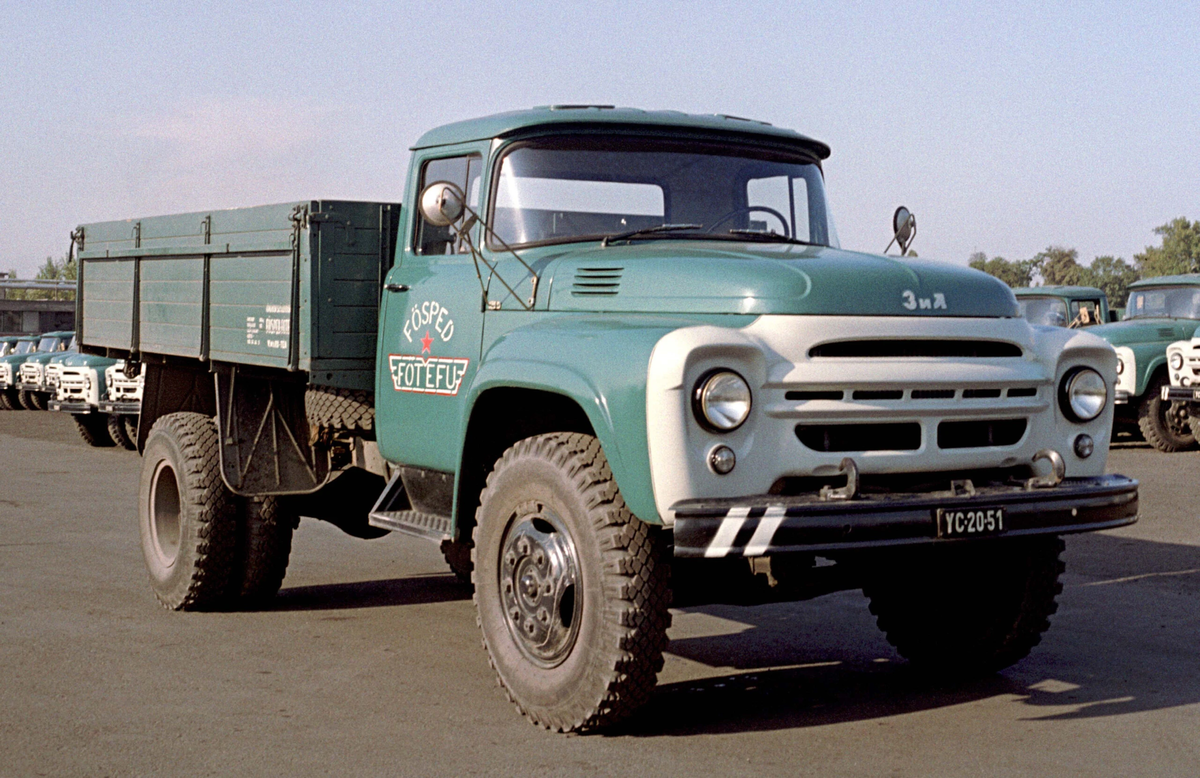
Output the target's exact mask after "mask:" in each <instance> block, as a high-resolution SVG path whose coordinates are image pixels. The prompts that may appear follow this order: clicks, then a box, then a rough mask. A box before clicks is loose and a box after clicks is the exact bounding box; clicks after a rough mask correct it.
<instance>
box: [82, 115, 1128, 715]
mask: <svg viewBox="0 0 1200 778" xmlns="http://www.w3.org/2000/svg"><path fill="white" fill-rule="evenodd" d="M412 151H413V154H412V162H411V167H410V169H409V173H408V180H407V183H406V185H405V190H404V194H403V202H404V203H406V205H405V206H404V207H403V208H400V207H398V206H397V205H396V204H389V203H350V202H344V201H324V200H316V199H313V200H306V201H299V202H295V203H288V204H282V205H277V206H261V207H258V208H248V209H239V210H237V211H214V212H209V213H194V214H183V215H178V216H170V217H155V218H152V219H140V220H130V221H121V222H107V223H102V224H96V225H84V226H82V227H80V228H79V229H78V230H77V231H76V235H75V237H76V241H77V247H78V249H79V254H78V255H79V257H80V262H81V278H82V279H83V282H82V284H81V288H80V310H81V311H82V316H81V319H80V327H81V329H82V332H83V342H84V347H85V350H88V351H90V352H91V353H98V354H102V355H104V356H107V357H110V358H116V359H134V360H136V361H138V362H139V363H140V364H141V365H142V368H143V369H144V371H145V389H144V394H143V399H142V404H141V421H140V424H139V427H138V441H137V444H138V448H139V450H140V451H141V452H142V453H143V466H142V479H141V484H140V486H139V494H140V502H139V505H140V508H139V526H140V528H141V536H142V547H143V556H144V559H145V562H146V566H147V569H148V571H149V573H150V581H151V586H152V588H153V590H154V592H155V595H156V596H157V597H158V599H159V600H160V601H161V602H162V603H163V604H165V605H167V606H168V607H170V608H173V609H181V610H202V609H206V608H225V607H230V606H231V605H237V604H242V603H247V602H258V601H261V599H262V598H263V597H269V596H271V595H273V594H274V592H275V590H277V589H278V588H279V585H280V583H281V581H282V579H283V570H284V569H285V568H286V565H287V559H288V553H289V551H290V544H291V532H292V529H293V528H294V527H295V524H296V522H297V521H298V517H299V516H300V515H304V516H310V517H315V518H321V519H326V520H329V521H332V522H334V523H336V524H338V526H340V527H342V528H343V529H345V530H346V531H347V532H349V533H351V534H354V535H357V536H359V537H363V538H369V537H373V536H378V535H381V534H384V533H387V532H399V533H403V534H405V535H408V536H412V537H414V538H423V539H427V540H432V541H434V542H435V543H438V544H439V545H440V546H441V548H442V550H443V552H444V553H445V555H446V559H447V562H448V563H449V565H450V567H451V569H452V570H453V571H454V572H455V573H456V574H457V575H458V576H459V577H460V578H461V579H462V580H463V581H464V582H467V583H469V584H470V585H471V586H473V588H474V593H475V602H476V610H477V613H476V615H477V619H478V623H479V624H480V627H481V630H482V634H483V641H484V645H485V648H486V650H487V651H488V654H489V658H490V660H491V662H492V666H493V667H494V668H495V670H496V672H497V675H498V677H499V680H500V683H501V685H502V686H503V687H504V688H505V689H507V690H508V693H509V695H510V697H511V698H512V699H513V700H514V701H515V702H516V703H517V705H518V707H519V708H520V710H521V711H522V712H523V713H524V714H525V715H526V716H527V717H529V718H530V720H532V721H533V722H535V723H536V724H538V725H540V726H543V727H546V728H549V729H554V730H561V731H574V730H591V729H597V728H602V727H606V726H610V725H612V724H615V723H616V722H618V721H620V720H622V719H623V718H625V717H627V716H628V715H630V714H631V713H632V712H633V711H634V710H635V709H637V708H638V706H640V705H642V704H643V703H645V702H646V701H647V699H648V698H649V694H650V690H651V689H652V688H653V686H654V683H655V679H656V675H657V672H658V670H659V669H660V668H661V667H662V653H663V649H664V647H665V646H666V641H667V628H668V626H669V624H670V618H671V615H670V611H669V606H670V605H671V603H672V602H674V603H675V604H677V605H686V604H698V603H712V602H737V603H742V604H753V603H761V602H771V601H781V600H788V599H793V600H794V599H804V598H807V597H814V596H818V595H820V594H824V593H828V592H832V591H837V590H839V589H847V588H861V589H863V591H864V592H865V593H866V594H867V596H868V597H870V599H871V602H872V610H873V612H875V613H876V614H878V615H879V624H880V626H881V628H883V629H884V630H885V632H886V633H887V635H888V638H889V640H891V641H892V642H893V643H894V644H895V645H896V646H897V648H898V650H899V651H900V652H901V653H902V654H903V655H904V656H906V657H908V658H909V659H910V660H911V661H913V662H914V663H917V664H920V665H922V666H924V667H927V668H931V669H934V670H938V671H943V672H948V673H950V674H954V675H960V674H963V673H978V672H991V671H994V670H995V669H998V668H1000V667H1005V666H1008V665H1009V664H1012V663H1013V662H1016V661H1018V660H1019V659H1020V658H1022V657H1023V656H1025V654H1026V653H1028V651H1029V650H1030V649H1031V648H1032V647H1033V646H1034V645H1035V644H1036V643H1037V642H1038V640H1039V636H1040V634H1041V632H1042V631H1043V630H1044V629H1045V627H1046V625H1047V618H1048V616H1049V615H1050V614H1051V613H1053V611H1054V609H1055V607H1056V605H1055V596H1056V594H1057V592H1058V591H1059V590H1060V588H1061V587H1060V586H1059V585H1058V579H1059V576H1060V574H1061V572H1062V569H1063V568H1062V562H1061V560H1060V557H1059V555H1060V553H1061V550H1062V548H1063V545H1062V541H1061V539H1060V538H1061V536H1062V535H1066V534H1070V533H1074V532H1084V531H1092V530H1098V529H1105V528H1110V527H1118V526H1123V525H1126V524H1129V523H1132V522H1133V521H1135V520H1136V517H1137V483H1136V481H1133V480H1131V479H1128V478H1125V477H1123V476H1119V475H1112V474H1106V473H1105V469H1106V468H1105V465H1106V452H1107V449H1108V443H1109V436H1110V432H1111V428H1112V414H1113V388H1114V382H1115V380H1116V372H1117V370H1116V355H1115V353H1114V351H1113V349H1112V347H1111V346H1110V345H1109V344H1108V343H1106V342H1105V341H1103V340H1102V339H1100V338H1097V337H1095V336H1094V335H1092V334H1090V332H1085V331H1080V330H1077V329H1068V328H1047V327H1035V326H1032V325H1031V324H1030V323H1029V322H1027V321H1026V320H1025V319H1024V318H1022V317H1021V316H1020V314H1019V311H1018V306H1017V300H1016V298H1015V297H1014V295H1013V293H1012V291H1011V290H1009V289H1008V287H1006V286H1005V285H1004V284H1003V283H1001V282H1000V281H998V280H996V279H994V278H992V277H990V276H987V275H985V274H983V273H980V272H977V271H974V270H971V269H967V268H962V267H959V266H955V265H951V264H943V263H938V262H932V261H929V260H925V259H915V258H908V257H903V256H887V255H881V254H871V253H864V252H857V251H850V250H846V249H843V248H842V247H841V246H840V244H839V241H838V237H837V232H836V229H835V227H834V223H833V219H832V215H831V214H830V212H829V207H828V203H827V200H826V197H825V183H824V173H823V171H822V162H823V160H824V159H826V158H827V157H828V156H829V153H830V150H829V147H828V146H827V145H826V144H824V143H822V142H820V141H817V140H815V139H812V138H809V137H807V136H804V135H801V134H800V133H797V132H794V131H792V130H786V129H780V128H776V127H772V126H770V125H768V124H765V123H762V122H755V121H749V120H745V119H739V118H735V117H728V116H697V115H688V114H681V113H677V112H670V111H639V110H634V109H614V108H611V107H604V106H556V107H548V108H540V109H533V110H529V111H517V112H512V113H506V114H499V115H496V116H490V117H484V118H481V119H475V120H470V121H465V122H459V123H455V124H451V125H447V126H444V127H440V128H437V129H434V130H431V131H430V132H428V133H426V134H425V135H424V136H422V137H421V138H420V139H419V140H418V141H417V143H416V144H415V146H414V147H413V150H412ZM913 224H914V222H913V219H912V217H911V215H910V214H908V213H907V211H906V210H903V209H898V210H897V213H896V214H895V216H894V217H893V224H892V226H893V230H894V232H895V240H896V242H897V243H899V245H900V248H901V254H903V253H904V250H905V249H906V248H907V245H908V242H909V241H910V240H911V238H912V235H913V229H914V228H913ZM134 289H137V290H138V294H136V295H135V294H134V291H133V290H134ZM113 301H117V302H116V303H114V302H113ZM159 301H172V302H174V303H179V302H181V301H186V302H188V303H189V305H188V306H182V305H178V304H176V305H175V306H173V307H172V306H165V305H158V304H157V303H158V302H159ZM171 317H173V318H171ZM247 538H250V539H251V540H250V541H247V540H246V539H247ZM818 560H820V561H818ZM948 580H949V581H954V582H955V585H954V586H951V587H947V586H946V581H948Z"/></svg>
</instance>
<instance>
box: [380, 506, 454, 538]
mask: <svg viewBox="0 0 1200 778" xmlns="http://www.w3.org/2000/svg"><path fill="white" fill-rule="evenodd" d="M368 521H369V522H370V524H371V526H372V527H378V528H380V529H390V530H394V531H395V532H403V533H404V534H406V535H415V536H417V537H419V538H426V539H427V540H432V541H434V542H435V543H440V542H442V541H443V540H449V539H450V529H451V527H450V517H449V516H435V515H433V514H432V513H421V512H420V511H380V512H378V513H376V512H374V511H372V513H371V516H370V518H369V519H368Z"/></svg>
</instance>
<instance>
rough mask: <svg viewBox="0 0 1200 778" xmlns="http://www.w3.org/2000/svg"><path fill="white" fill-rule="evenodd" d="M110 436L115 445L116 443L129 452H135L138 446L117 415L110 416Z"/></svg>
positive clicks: (111, 414)
mask: <svg viewBox="0 0 1200 778" xmlns="http://www.w3.org/2000/svg"><path fill="white" fill-rule="evenodd" d="M108 436H109V437H110V438H112V440H113V443H116V444H117V445H118V446H120V447H121V448H123V449H126V450H127V451H133V450H134V449H135V448H137V444H136V443H134V442H133V441H132V440H130V438H129V433H128V432H127V431H126V429H125V424H124V422H123V421H122V417H121V416H120V415H118V414H116V413H110V414H108Z"/></svg>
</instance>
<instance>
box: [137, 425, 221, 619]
mask: <svg viewBox="0 0 1200 778" xmlns="http://www.w3.org/2000/svg"><path fill="white" fill-rule="evenodd" d="M217 446H218V439H217V427H216V424H215V423H213V420H212V419H211V418H209V417H208V416H205V415H203V414H199V413H171V414H167V415H166V416H162V417H160V418H159V419H158V420H157V421H156V422H155V423H154V427H153V428H152V429H151V430H150V435H149V437H148V438H147V440H146V449H145V455H144V456H143V458H142V477H141V484H140V487H139V506H138V518H139V521H138V524H139V528H140V531H141V538H142V556H143V557H144V558H145V561H146V568H147V570H148V571H149V573H150V586H151V588H153V589H154V594H155V596H156V597H157V598H158V600H159V602H161V603H162V604H163V605H164V606H166V607H168V608H171V609H173V610H205V609H211V608H215V607H219V606H221V605H224V604H225V603H226V601H227V598H228V593H229V591H230V588H231V586H230V583H231V581H233V580H235V565H236V561H237V547H238V532H237V520H238V517H237V506H236V505H235V504H234V500H233V496H232V495H231V494H230V493H229V490H228V489H226V488H225V484H224V483H223V482H222V481H221V472H220V471H221V466H220V462H219V459H218V455H217Z"/></svg>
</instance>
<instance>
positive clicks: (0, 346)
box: [0, 341, 12, 357]
mask: <svg viewBox="0 0 1200 778" xmlns="http://www.w3.org/2000/svg"><path fill="white" fill-rule="evenodd" d="M11 353H12V344H11V343H9V342H8V341H4V342H3V343H0V357H2V356H5V355H7V354H11Z"/></svg>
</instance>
